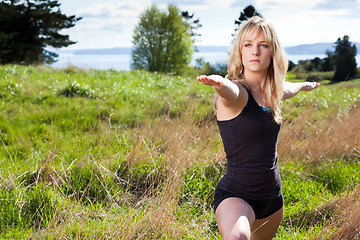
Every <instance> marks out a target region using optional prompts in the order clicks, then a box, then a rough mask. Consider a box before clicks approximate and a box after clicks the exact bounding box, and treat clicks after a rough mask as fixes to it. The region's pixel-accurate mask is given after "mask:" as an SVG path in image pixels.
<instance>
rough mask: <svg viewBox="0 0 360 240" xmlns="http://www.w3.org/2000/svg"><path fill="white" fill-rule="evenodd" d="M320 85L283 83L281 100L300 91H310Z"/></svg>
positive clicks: (315, 83)
mask: <svg viewBox="0 0 360 240" xmlns="http://www.w3.org/2000/svg"><path fill="white" fill-rule="evenodd" d="M319 86H320V83H317V82H298V83H292V82H285V83H284V95H283V98H282V99H283V100H285V99H289V98H292V97H294V96H295V95H296V94H298V93H299V92H300V91H312V90H314V89H315V88H317V87H319Z"/></svg>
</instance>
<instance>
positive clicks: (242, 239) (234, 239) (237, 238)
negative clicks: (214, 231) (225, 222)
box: [223, 233, 250, 240]
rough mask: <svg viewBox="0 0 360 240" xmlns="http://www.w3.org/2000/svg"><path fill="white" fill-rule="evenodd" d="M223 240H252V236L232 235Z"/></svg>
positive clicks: (243, 234)
mask: <svg viewBox="0 0 360 240" xmlns="http://www.w3.org/2000/svg"><path fill="white" fill-rule="evenodd" d="M223 240H250V234H246V233H230V234H229V235H227V236H224V238H223Z"/></svg>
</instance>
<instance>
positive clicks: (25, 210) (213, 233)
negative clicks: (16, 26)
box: [0, 65, 360, 239]
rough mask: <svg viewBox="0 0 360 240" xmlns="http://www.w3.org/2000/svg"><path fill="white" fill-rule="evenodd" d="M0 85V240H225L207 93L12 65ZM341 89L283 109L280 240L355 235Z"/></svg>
mask: <svg viewBox="0 0 360 240" xmlns="http://www.w3.org/2000/svg"><path fill="white" fill-rule="evenodd" d="M0 80H1V81H0V82H1V83H0V100H1V103H2V104H0V111H1V115H0V140H1V142H0V145H1V148H0V161H1V165H2V167H1V168H0V178H1V184H0V209H1V215H0V229H1V230H0V238H4V239H59V238H60V239H219V238H220V235H219V233H218V230H217V227H216V222H215V218H214V214H213V210H212V198H213V193H214V188H215V187H216V184H217V182H218V180H219V179H220V177H221V176H222V175H223V173H224V172H225V168H226V166H225V163H226V159H225V154H224V152H223V147H222V143H221V139H220V136H219V133H218V130H217V126H216V123H215V121H214V120H215V117H214V114H213V107H212V102H213V92H212V90H211V89H210V88H207V87H204V86H200V85H199V84H198V83H197V82H196V81H195V79H191V78H184V77H178V76H167V75H160V74H151V73H147V72H116V71H112V70H108V71H93V70H88V71H84V70H81V69H75V68H70V69H64V70H53V69H51V68H46V67H22V66H16V65H7V66H2V67H0ZM349 84H351V86H350V85H349ZM349 84H347V85H346V84H345V85H344V84H339V85H324V86H322V87H321V88H320V89H319V90H316V91H314V92H311V93H301V94H299V95H298V96H297V97H295V98H293V99H291V100H289V101H285V102H284V106H283V109H284V117H285V120H284V122H283V126H282V130H281V134H280V136H279V145H278V152H279V156H280V161H281V166H280V167H281V172H282V179H283V185H282V188H283V192H284V196H285V216H284V221H283V223H282V225H281V228H280V230H279V232H278V236H277V239H321V237H324V236H327V238H333V239H336V237H337V236H355V237H356V236H358V235H356V234H357V233H356V227H357V226H356V223H357V222H356V220H355V219H356V217H357V215H356V214H358V211H356V209H357V207H358V198H356V196H357V195H356V194H358V189H359V180H360V168H359V166H360V165H359V147H358V146H359V137H358V134H356V133H358V132H359V124H358V121H357V119H359V108H358V105H359V101H358V99H359V97H360V95H359V93H360V91H359V89H360V87H359V84H358V82H357V81H354V82H351V83H349ZM343 209H348V211H343ZM344 223H347V224H346V226H348V227H345V226H343V225H342V224H344ZM341 234H342V235H341ZM346 234H348V235H346ZM349 234H353V235H349ZM319 236H320V238H319Z"/></svg>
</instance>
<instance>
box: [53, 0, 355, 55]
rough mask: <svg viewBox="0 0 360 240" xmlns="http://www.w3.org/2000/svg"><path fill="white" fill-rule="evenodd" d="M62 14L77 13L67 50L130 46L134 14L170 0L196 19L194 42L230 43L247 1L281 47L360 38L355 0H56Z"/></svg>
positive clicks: (163, 6)
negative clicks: (269, 25) (272, 29)
mask: <svg viewBox="0 0 360 240" xmlns="http://www.w3.org/2000/svg"><path fill="white" fill-rule="evenodd" d="M59 3H60V4H61V7H60V9H61V10H62V12H63V13H65V14H67V15H76V16H81V17H83V19H82V20H81V21H79V22H78V23H77V24H76V26H75V27H73V28H71V29H68V30H64V32H63V33H66V34H69V35H70V39H71V40H73V41H77V42H78V43H77V44H75V45H73V46H70V47H68V49H84V48H111V47H130V46H131V45H132V43H131V40H132V34H133V30H134V28H135V26H136V25H137V23H138V19H139V15H140V14H141V13H142V12H143V11H144V10H145V9H146V8H148V7H149V6H151V4H156V5H158V7H159V8H161V9H164V10H165V9H166V6H167V4H169V3H173V4H175V5H176V6H178V7H179V9H180V10H182V11H189V12H190V13H194V14H195V18H199V19H200V23H201V24H202V25H203V27H202V28H201V29H200V30H199V31H198V32H199V33H200V34H201V35H202V36H201V37H200V38H198V41H197V43H196V44H197V45H200V46H209V45H213V46H228V45H230V44H231V40H232V36H231V34H232V33H233V32H234V29H235V25H234V21H235V19H237V18H238V17H239V16H240V12H241V11H242V10H243V9H244V8H245V7H246V6H247V5H249V4H252V5H254V6H255V8H256V9H257V10H258V11H259V12H260V13H261V14H262V15H263V16H264V18H266V19H267V20H268V21H269V22H271V23H272V24H273V25H274V27H275V29H276V31H277V33H278V35H279V37H280V40H281V43H282V45H283V46H284V47H288V46H295V45H299V44H309V43H317V42H335V41H336V40H337V38H339V37H343V36H344V35H349V37H350V41H353V42H360V27H359V26H360V0H341V1H340V0H240V1H239V0H182V1H181V0H118V1H115V0H113V1H111V0H59Z"/></svg>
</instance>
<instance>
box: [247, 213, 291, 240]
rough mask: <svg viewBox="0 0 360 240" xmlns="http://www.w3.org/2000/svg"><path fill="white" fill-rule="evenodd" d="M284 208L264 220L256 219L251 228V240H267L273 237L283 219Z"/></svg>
mask: <svg viewBox="0 0 360 240" xmlns="http://www.w3.org/2000/svg"><path fill="white" fill-rule="evenodd" d="M283 213H284V207H282V208H281V209H280V210H278V211H277V212H275V213H273V214H272V215H271V216H269V217H267V218H264V219H256V220H255V221H254V224H253V225H252V226H251V240H267V239H272V238H274V237H275V235H276V232H277V230H278V228H279V226H280V223H281V220H282V218H283Z"/></svg>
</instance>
